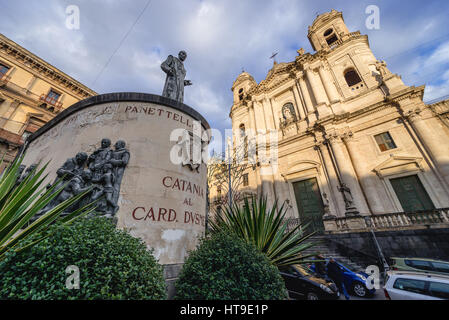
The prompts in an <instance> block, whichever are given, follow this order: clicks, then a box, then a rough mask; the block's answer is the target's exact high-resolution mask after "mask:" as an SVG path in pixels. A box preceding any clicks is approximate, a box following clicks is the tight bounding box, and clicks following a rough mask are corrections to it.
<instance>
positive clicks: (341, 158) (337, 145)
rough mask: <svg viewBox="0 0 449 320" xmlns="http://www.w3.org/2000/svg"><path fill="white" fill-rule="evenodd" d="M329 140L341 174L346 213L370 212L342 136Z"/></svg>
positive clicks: (331, 137) (334, 136)
mask: <svg viewBox="0 0 449 320" xmlns="http://www.w3.org/2000/svg"><path fill="white" fill-rule="evenodd" d="M329 142H330V145H331V151H332V153H333V156H334V158H335V162H336V165H337V170H338V173H339V175H340V182H341V186H340V188H341V189H340V192H341V193H342V195H343V196H344V198H345V203H346V215H357V214H359V213H362V214H365V215H367V214H369V208H368V204H367V203H366V200H365V197H364V195H363V192H362V188H361V187H360V184H359V182H358V180H357V176H356V173H355V171H354V167H353V166H352V162H351V159H349V156H348V155H347V152H346V150H345V149H346V147H345V145H344V144H343V141H342V139H341V137H340V136H337V135H333V136H330V137H329ZM351 198H352V199H351Z"/></svg>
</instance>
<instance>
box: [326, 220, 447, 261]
mask: <svg viewBox="0 0 449 320" xmlns="http://www.w3.org/2000/svg"><path fill="white" fill-rule="evenodd" d="M327 238H328V239H329V245H331V246H334V247H335V248H336V249H337V250H339V251H340V253H341V254H348V255H350V256H354V257H355V260H365V261H367V260H370V261H372V259H370V257H377V251H376V247H375V243H374V241H373V238H372V235H371V233H370V232H360V233H346V234H332V235H328V236H327ZM376 238H377V241H378V242H379V245H380V247H381V248H382V251H383V254H384V255H385V258H386V259H387V260H388V258H389V257H409V258H430V259H439V260H447V261H449V228H444V229H420V230H402V231H383V232H376ZM342 251H346V252H342ZM365 264H366V263H365Z"/></svg>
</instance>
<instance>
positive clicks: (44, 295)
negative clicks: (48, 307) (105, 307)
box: [0, 218, 166, 300]
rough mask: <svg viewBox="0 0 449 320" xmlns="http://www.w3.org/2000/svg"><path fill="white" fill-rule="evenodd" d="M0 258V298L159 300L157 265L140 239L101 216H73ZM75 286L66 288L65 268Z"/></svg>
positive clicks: (163, 295) (161, 283) (163, 294)
mask: <svg viewBox="0 0 449 320" xmlns="http://www.w3.org/2000/svg"><path fill="white" fill-rule="evenodd" d="M54 228H56V231H55V233H54V234H53V235H52V236H50V237H48V238H46V239H45V240H43V241H42V242H40V243H39V244H37V245H35V246H33V247H31V248H29V249H27V250H25V251H23V252H20V253H15V252H10V253H8V255H7V257H6V259H5V260H3V261H1V262H0V275H1V279H0V299H33V300H40V299H44V300H47V299H52V300H53V299H57V300H59V299H81V300H86V299H88V300H90V299H108V300H109V299H155V300H156V299H165V298H166V291H165V281H164V278H163V270H162V267H161V266H160V265H159V264H158V263H157V261H156V259H155V258H154V257H153V255H152V254H151V253H150V252H148V251H147V250H146V246H145V245H144V244H143V242H142V241H141V240H138V239H135V238H133V237H132V236H131V235H129V234H128V233H127V232H125V231H119V230H116V229H115V227H114V225H113V224H112V223H111V222H110V221H108V220H107V219H105V218H93V219H84V218H83V219H79V220H78V221H76V222H75V223H73V224H72V225H70V226H58V227H54ZM72 265H73V266H77V267H78V268H79V270H80V289H79V290H76V289H75V290H69V289H67V288H66V279H67V278H68V277H69V276H70V274H67V273H66V268H67V267H68V266H72Z"/></svg>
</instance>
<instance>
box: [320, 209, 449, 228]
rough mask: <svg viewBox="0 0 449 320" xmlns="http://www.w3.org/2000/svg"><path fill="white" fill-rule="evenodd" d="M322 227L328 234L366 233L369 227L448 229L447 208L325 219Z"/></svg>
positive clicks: (448, 215) (448, 214) (448, 212)
mask: <svg viewBox="0 0 449 320" xmlns="http://www.w3.org/2000/svg"><path fill="white" fill-rule="evenodd" d="M324 225H325V228H326V232H328V233H340V232H356V231H366V230H369V228H370V227H372V228H373V229H374V230H375V231H379V230H386V231H387V230H401V229H422V228H438V227H449V208H443V209H435V210H429V211H420V212H413V213H405V212H399V213H388V214H381V215H373V216H355V217H345V218H326V219H325V220H324Z"/></svg>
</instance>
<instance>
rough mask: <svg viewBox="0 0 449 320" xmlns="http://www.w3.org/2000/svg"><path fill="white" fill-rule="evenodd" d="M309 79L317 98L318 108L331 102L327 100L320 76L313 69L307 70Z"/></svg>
mask: <svg viewBox="0 0 449 320" xmlns="http://www.w3.org/2000/svg"><path fill="white" fill-rule="evenodd" d="M307 79H308V80H309V82H310V86H311V87H312V91H313V96H314V97H315V101H316V103H317V107H318V106H319V105H322V104H327V103H328V102H329V101H328V100H327V96H326V92H325V90H324V87H323V84H322V83H321V80H320V79H319V78H318V75H317V74H316V73H315V72H314V71H313V70H312V69H308V70H307Z"/></svg>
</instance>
